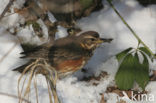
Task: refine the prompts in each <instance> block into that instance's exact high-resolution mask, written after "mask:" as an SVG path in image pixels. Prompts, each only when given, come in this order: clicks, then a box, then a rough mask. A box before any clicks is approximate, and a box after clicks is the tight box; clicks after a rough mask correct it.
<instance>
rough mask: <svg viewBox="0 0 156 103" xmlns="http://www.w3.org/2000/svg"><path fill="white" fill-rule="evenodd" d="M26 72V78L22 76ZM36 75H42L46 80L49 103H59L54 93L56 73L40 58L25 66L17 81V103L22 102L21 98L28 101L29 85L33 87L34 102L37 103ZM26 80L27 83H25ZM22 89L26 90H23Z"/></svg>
mask: <svg viewBox="0 0 156 103" xmlns="http://www.w3.org/2000/svg"><path fill="white" fill-rule="evenodd" d="M27 71H29V72H28V73H27V75H26V76H24V74H26V72H27ZM37 74H42V75H44V76H45V78H46V81H47V89H48V93H49V101H50V103H60V101H59V98H58V95H57V92H56V81H57V79H58V76H57V71H56V70H55V69H54V68H53V67H51V66H50V65H49V64H48V63H47V62H46V60H44V59H40V58H39V59H36V61H35V62H33V63H31V64H30V65H29V66H27V67H26V68H25V69H24V71H23V73H22V74H21V76H20V77H19V79H18V96H19V103H22V102H23V100H22V98H23V97H24V98H26V99H28V100H29V94H30V91H31V89H30V87H31V85H34V88H35V94H36V102H37V103H39V101H38V88H37V81H36V75H37ZM22 79H23V82H22V87H21V89H20V84H21V80H22ZM27 79H28V81H27V82H26V80H27ZM32 81H33V84H32ZM24 87H26V88H25V89H24Z"/></svg>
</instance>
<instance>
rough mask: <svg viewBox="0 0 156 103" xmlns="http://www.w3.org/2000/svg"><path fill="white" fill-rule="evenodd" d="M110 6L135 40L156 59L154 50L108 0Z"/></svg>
mask: <svg viewBox="0 0 156 103" xmlns="http://www.w3.org/2000/svg"><path fill="white" fill-rule="evenodd" d="M107 2H108V3H109V5H110V6H111V7H112V9H113V10H114V11H115V13H116V14H117V15H118V16H119V17H120V19H121V20H122V22H123V23H124V24H125V25H126V26H127V28H128V29H129V30H130V31H131V33H132V34H133V35H134V36H135V38H136V39H137V40H138V42H140V43H141V44H142V45H143V46H144V47H145V48H146V49H147V50H148V51H149V52H150V53H151V55H152V56H153V57H154V58H156V56H155V54H154V53H153V52H152V50H151V49H150V48H149V47H148V46H147V45H146V44H145V43H144V42H143V41H142V40H141V39H140V37H139V36H138V35H137V34H136V33H135V31H134V30H133V29H132V28H131V27H130V26H129V24H128V23H127V22H126V21H125V19H124V18H123V17H122V16H121V15H120V13H119V12H118V11H117V9H116V8H115V7H114V5H113V4H112V2H111V0H107Z"/></svg>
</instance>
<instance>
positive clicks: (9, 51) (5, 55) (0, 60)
mask: <svg viewBox="0 0 156 103" xmlns="http://www.w3.org/2000/svg"><path fill="white" fill-rule="evenodd" d="M17 44H18V43H15V44H14V45H13V46H12V47H11V48H10V49H9V50H8V52H7V53H6V54H4V56H3V57H2V58H1V59H0V63H1V62H2V61H3V60H4V59H5V58H6V57H7V56H8V55H9V54H10V53H11V51H12V50H13V49H14V48H15V47H16V46H17Z"/></svg>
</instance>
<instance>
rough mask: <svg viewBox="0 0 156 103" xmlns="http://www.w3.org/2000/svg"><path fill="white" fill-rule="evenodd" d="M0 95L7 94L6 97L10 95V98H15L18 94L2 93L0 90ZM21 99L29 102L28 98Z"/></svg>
mask: <svg viewBox="0 0 156 103" xmlns="http://www.w3.org/2000/svg"><path fill="white" fill-rule="evenodd" d="M0 95H4V96H8V97H12V98H17V99H19V97H18V96H16V95H13V94H8V93H2V92H0ZM21 99H22V100H23V101H25V102H27V103H31V102H30V101H28V100H27V99H25V98H21Z"/></svg>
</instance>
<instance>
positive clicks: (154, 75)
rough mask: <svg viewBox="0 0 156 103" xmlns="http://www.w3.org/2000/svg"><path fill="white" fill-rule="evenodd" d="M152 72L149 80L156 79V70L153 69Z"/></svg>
mask: <svg viewBox="0 0 156 103" xmlns="http://www.w3.org/2000/svg"><path fill="white" fill-rule="evenodd" d="M152 72H153V74H152V76H150V80H151V81H156V70H153V71H152Z"/></svg>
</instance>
